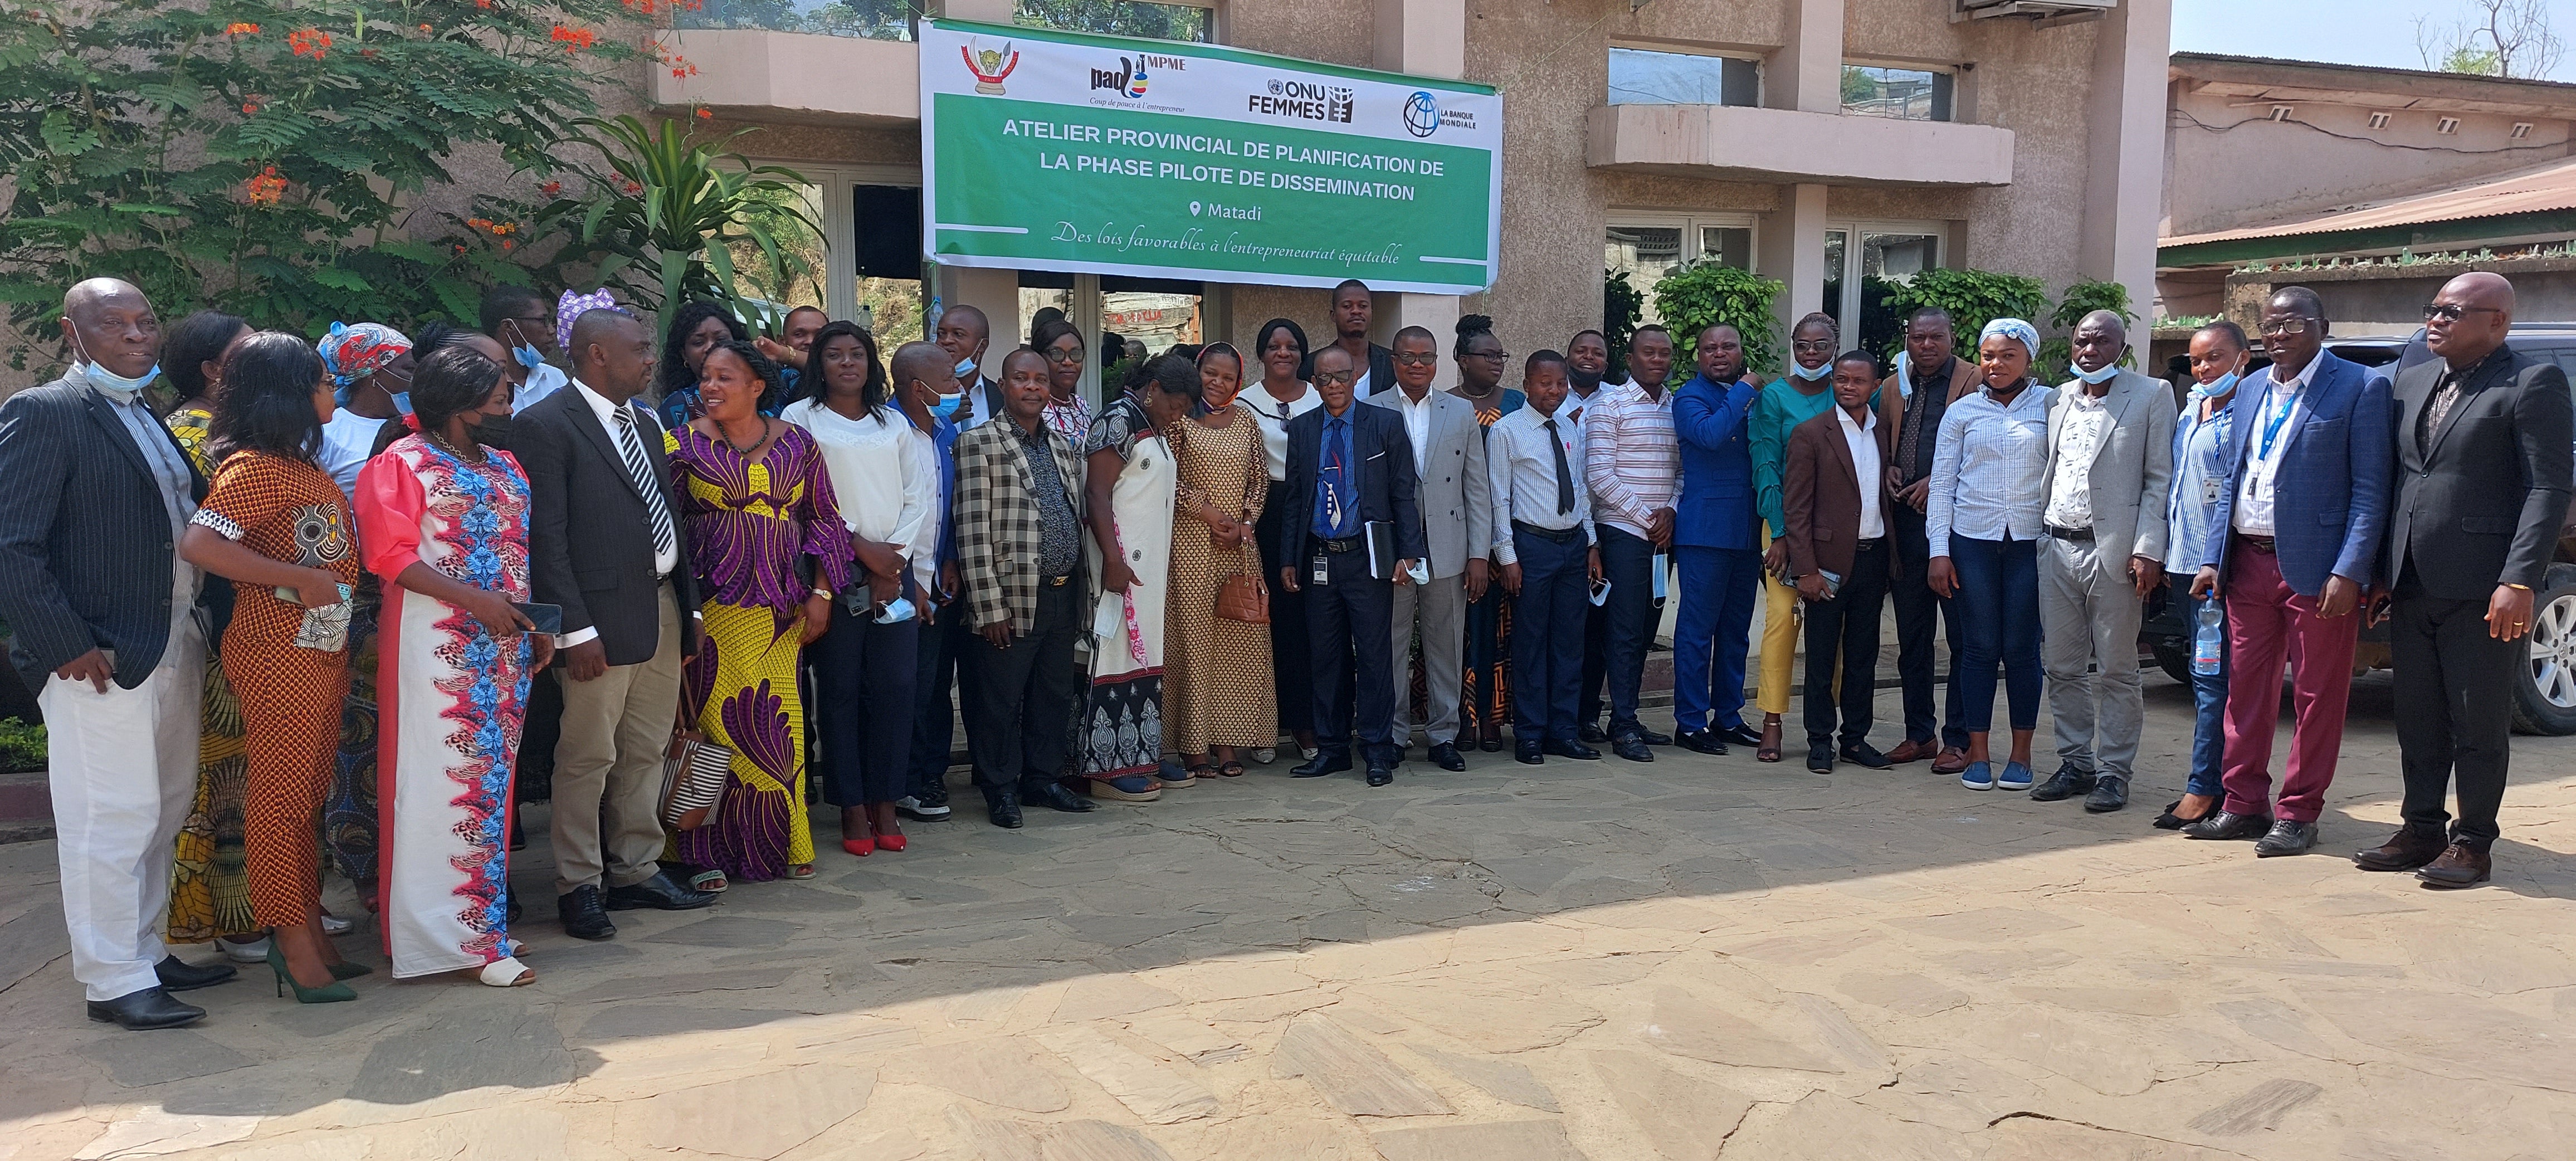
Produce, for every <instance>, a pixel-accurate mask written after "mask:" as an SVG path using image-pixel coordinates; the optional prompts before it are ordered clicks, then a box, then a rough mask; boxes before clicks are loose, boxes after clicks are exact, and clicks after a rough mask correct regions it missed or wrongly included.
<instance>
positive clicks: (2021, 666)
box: [1950, 535, 2041, 734]
mask: <svg viewBox="0 0 2576 1161" xmlns="http://www.w3.org/2000/svg"><path fill="white" fill-rule="evenodd" d="M1950 567H1951V569H1952V570H1953V571H1955V572H1956V573H1957V574H1958V580H1959V592H1958V595H1957V596H1955V597H1953V598H1951V600H1950V608H1951V610H1952V611H1954V612H1956V613H1958V614H1959V623H1960V633H1959V638H1960V640H1959V645H1960V648H1959V657H1958V659H1957V660H1956V661H1955V662H1953V663H1952V665H1951V667H1950V680H1951V681H1952V682H1953V683H1960V691H1959V697H1960V703H1961V708H1962V709H1964V710H1965V711H1966V717H1967V725H1968V732H1969V733H1972V734H1981V733H1985V732H1987V731H1989V730H1991V729H1993V728H1994V720H1995V676H1994V674H1995V665H1996V664H1997V663H1998V662H2000V663H2001V664H2002V665H2003V667H2004V691H2005V693H2006V695H2007V696H2008V697H2010V698H2011V700H2012V728H2014V729H2016V730H2029V729H2036V728H2038V726H2039V683H2040V672H2041V670H2040V661H2039V542H2038V541H2036V540H1979V539H1977V538H1975V537H1973V536H1958V535H1953V536H1951V537H1950Z"/></svg>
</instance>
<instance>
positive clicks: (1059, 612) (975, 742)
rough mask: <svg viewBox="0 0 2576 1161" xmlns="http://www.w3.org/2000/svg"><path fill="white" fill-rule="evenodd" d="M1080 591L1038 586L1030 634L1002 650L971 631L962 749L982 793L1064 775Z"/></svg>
mask: <svg viewBox="0 0 2576 1161" xmlns="http://www.w3.org/2000/svg"><path fill="white" fill-rule="evenodd" d="M1082 587H1083V586H1081V585H1078V584H1073V583H1071V582H1067V583H1065V584H1060V585H1051V584H1047V583H1046V582H1044V581H1040V582H1039V583H1038V605H1037V615H1036V616H1035V617H1034V618H1032V622H1033V623H1032V625H1031V628H1030V631H1029V632H1027V633H1025V634H1022V635H1020V636H1017V637H1013V638H1011V643H1010V645H1009V646H1008V647H1007V648H996V647H994V645H993V643H992V642H990V641H987V640H985V639H984V636H983V634H981V633H978V634H975V635H974V636H973V637H972V638H971V639H970V641H969V643H968V645H967V647H966V656H967V658H969V661H968V663H967V668H968V678H969V680H971V681H972V682H973V683H974V687H975V700H974V702H973V704H971V705H969V706H967V707H966V714H967V718H968V725H967V730H966V737H967V747H968V749H970V750H972V751H973V752H974V755H975V785H976V786H978V787H980V788H982V790H983V791H984V793H985V794H986V795H991V794H994V793H996V792H998V791H1001V790H1004V789H1007V788H1009V787H1013V786H1016V785H1019V784H1020V783H1021V782H1023V781H1043V780H1047V779H1052V778H1054V777H1055V776H1056V773H1057V772H1058V771H1060V770H1062V769H1064V759H1065V743H1066V740H1067V738H1066V733H1067V731H1066V730H1065V722H1066V721H1068V720H1070V719H1071V717H1072V715H1073V703H1074V699H1075V698H1076V697H1079V696H1080V695H1081V693H1082V671H1081V670H1080V669H1078V668H1076V667H1075V665H1074V663H1073V644H1074V638H1075V637H1076V635H1078V634H1080V633H1081V632H1082V631H1083V630H1084V629H1085V628H1086V627H1087V626H1086V625H1085V624H1084V621H1085V618H1084V617H1083V615H1082Z"/></svg>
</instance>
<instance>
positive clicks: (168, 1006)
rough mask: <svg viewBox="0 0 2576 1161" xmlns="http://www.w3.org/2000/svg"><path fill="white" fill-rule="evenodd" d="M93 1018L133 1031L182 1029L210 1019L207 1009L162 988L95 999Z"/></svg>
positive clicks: (90, 1004)
mask: <svg viewBox="0 0 2576 1161" xmlns="http://www.w3.org/2000/svg"><path fill="white" fill-rule="evenodd" d="M89 1018H90V1019H92V1020H96V1021H98V1022H99V1023H101V1024H114V1025H116V1026H118V1027H120V1028H123V1029H125V1030H127V1031H129V1032H141V1031H144V1030H146V1029H151V1028H178V1027H183V1026H185V1025H189V1024H194V1023H196V1022H197V1021H199V1020H203V1019H205V1018H206V1010H205V1009H204V1008H200V1007H198V1006H196V1005H195V1004H183V1003H180V1002H179V1001H177V1000H173V999H171V998H170V993H169V992H167V991H165V990H163V989H161V988H145V989H143V990H142V991H139V992H128V993H126V994H124V995H122V996H118V997H117V998H115V999H113V1000H91V1001H90V1002H89Z"/></svg>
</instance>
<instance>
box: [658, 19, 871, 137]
mask: <svg viewBox="0 0 2576 1161" xmlns="http://www.w3.org/2000/svg"><path fill="white" fill-rule="evenodd" d="M655 39H656V40H657V41H659V42H660V43H661V45H662V47H663V49H664V51H665V53H666V54H676V55H678V56H679V57H681V58H683V59H685V60H686V61H687V62H688V63H689V64H692V65H695V66H697V72H696V74H695V75H692V76H686V77H673V76H672V75H671V70H670V69H668V68H659V67H649V66H648V72H647V74H646V75H647V76H648V77H649V78H650V85H649V89H648V93H647V95H648V96H649V97H650V98H651V99H652V101H653V103H654V104H657V105H704V106H706V107H707V108H709V109H712V110H714V111H715V114H716V115H717V116H719V117H724V118H728V119H743V120H759V121H802V122H807V123H812V124H822V125H900V124H909V123H915V122H918V121H920V120H921V48H920V46H919V45H916V44H913V43H912V42H910V41H901V40H869V39H864V38H861V37H852V36H822V35H817V34H814V33H806V32H771V31H768V30H766V29H752V28H683V29H664V30H663V31H662V32H660V33H659V34H658V35H657V36H656V37H655Z"/></svg>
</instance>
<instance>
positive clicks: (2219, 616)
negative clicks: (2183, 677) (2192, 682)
mask: <svg viewBox="0 0 2576 1161" xmlns="http://www.w3.org/2000/svg"><path fill="white" fill-rule="evenodd" d="M2198 620H2199V624H2198V625H2197V626H2195V627H2194V628H2193V630H2192V634H2191V671H2192V672H2193V673H2195V674H2197V675H2199V676H2201V677H2216V676H2218V658H2219V654H2220V651H2221V650H2222V649H2224V648H2225V647H2226V645H2227V614H2225V613H2224V612H2221V611H2220V610H2219V607H2218V602H2216V601H2203V602H2201V605H2200V615H2199V618H2198Z"/></svg>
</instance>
